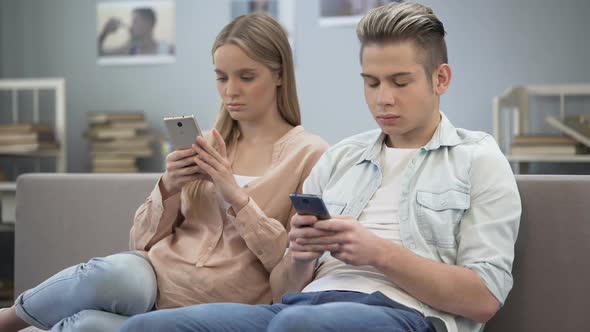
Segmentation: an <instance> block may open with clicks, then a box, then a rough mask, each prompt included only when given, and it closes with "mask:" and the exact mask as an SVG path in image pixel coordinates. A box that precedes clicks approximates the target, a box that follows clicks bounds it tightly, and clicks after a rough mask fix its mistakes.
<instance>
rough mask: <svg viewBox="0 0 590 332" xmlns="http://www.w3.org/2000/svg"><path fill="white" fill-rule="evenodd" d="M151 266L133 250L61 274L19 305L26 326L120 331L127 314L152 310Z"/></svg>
mask: <svg viewBox="0 0 590 332" xmlns="http://www.w3.org/2000/svg"><path fill="white" fill-rule="evenodd" d="M156 293H157V283H156V276H155V273H154V270H153V268H152V266H151V264H150V262H149V261H148V260H147V259H146V258H144V257H142V256H141V255H139V254H136V253H133V252H127V253H121V254H116V255H112V256H107V257H104V258H93V259H91V260H90V261H88V262H87V263H82V264H78V265H76V266H72V267H69V268H67V269H65V270H63V271H61V272H58V273H57V274H55V275H54V276H53V277H51V278H49V279H47V280H46V281H44V282H43V283H41V284H40V285H39V286H37V287H35V288H33V289H29V290H27V291H25V292H24V293H22V294H21V295H20V296H19V297H18V298H17V299H16V301H15V307H16V314H17V316H18V317H19V318H21V319H22V320H24V321H25V322H27V323H29V324H30V325H33V326H35V327H38V328H40V329H43V330H49V329H51V330H52V331H64V332H65V331H119V329H120V328H121V326H122V325H123V323H124V322H125V320H126V319H127V318H128V316H132V315H136V314H140V313H145V312H148V311H150V310H152V308H153V307H154V302H155V300H156Z"/></svg>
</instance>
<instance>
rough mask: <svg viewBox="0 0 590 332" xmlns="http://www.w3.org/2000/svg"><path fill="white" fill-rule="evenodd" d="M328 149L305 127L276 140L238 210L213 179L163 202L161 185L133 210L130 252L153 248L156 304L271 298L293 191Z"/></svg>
mask: <svg viewBox="0 0 590 332" xmlns="http://www.w3.org/2000/svg"><path fill="white" fill-rule="evenodd" d="M233 146H235V144H233ZM327 148H328V144H327V143H326V142H325V141H324V140H322V139H321V138H320V137H318V136H315V135H312V134H309V133H307V132H305V131H304V129H303V127H302V126H297V127H294V128H293V129H291V130H290V131H289V132H287V133H286V134H285V135H284V136H283V137H282V138H281V139H279V140H278V141H277V142H276V143H275V144H274V146H273V154H272V164H271V167H270V169H269V170H268V171H267V173H266V174H264V176H262V177H260V178H258V179H256V180H254V181H252V182H250V183H249V184H248V185H246V186H245V187H244V188H245V190H246V192H247V193H248V195H249V196H250V201H249V202H248V204H247V205H246V206H245V207H243V208H242V209H241V210H240V211H238V212H237V214H235V215H234V214H233V210H232V209H231V208H230V209H228V210H225V209H224V204H223V201H222V200H221V198H220V195H218V194H217V193H216V189H215V185H214V184H212V183H207V184H206V185H205V188H204V193H205V194H204V195H202V196H201V198H200V199H199V201H193V202H191V201H189V199H188V197H187V196H186V195H185V194H184V193H183V194H181V193H178V194H176V195H173V196H171V197H169V198H167V199H166V200H165V201H162V196H161V193H160V189H159V186H158V184H156V187H155V188H154V190H153V191H152V193H151V194H150V196H149V197H148V198H147V200H146V202H145V203H143V204H142V205H141V206H140V207H139V209H138V210H137V212H136V213H135V220H134V222H133V227H132V228H131V232H130V241H129V246H130V248H131V249H132V250H140V251H145V252H147V253H146V255H147V257H148V258H149V260H150V262H151V263H152V265H153V267H154V270H155V272H156V276H157V280H158V298H157V302H156V306H157V307H158V308H172V307H180V306H187V305H192V304H200V303H211V302H239V303H249V304H260V303H264V304H267V303H271V301H272V297H271V293H270V285H269V281H268V279H269V274H270V271H272V269H273V267H274V266H275V265H276V264H278V262H279V261H280V260H281V258H282V257H283V254H284V252H285V249H286V247H287V244H288V239H287V228H288V225H289V221H290V218H291V216H292V215H293V214H294V213H295V211H294V209H293V207H292V205H291V201H290V199H289V194H290V193H292V192H301V188H302V185H303V181H304V180H305V178H306V177H307V175H308V174H309V172H310V171H311V168H312V167H313V166H314V164H315V163H316V161H317V160H318V159H319V157H320V156H321V155H322V153H323V152H324V151H325V150H326V149H327ZM229 154H230V159H231V158H233V157H231V156H233V153H232V151H230V152H229Z"/></svg>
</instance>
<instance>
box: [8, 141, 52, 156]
mask: <svg viewBox="0 0 590 332" xmlns="http://www.w3.org/2000/svg"><path fill="white" fill-rule="evenodd" d="M57 148H59V145H58V144H57V143H55V142H34V143H23V144H9V145H0V154H10V153H32V152H39V151H46V150H49V151H51V150H56V149H57Z"/></svg>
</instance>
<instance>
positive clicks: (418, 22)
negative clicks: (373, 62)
mask: <svg viewBox="0 0 590 332" xmlns="http://www.w3.org/2000/svg"><path fill="white" fill-rule="evenodd" d="M356 34H357V36H358V38H359V41H360V42H361V53H360V55H361V63H362V60H363V59H362V54H363V50H364V48H365V46H368V45H375V44H379V45H381V44H387V43H399V42H407V41H409V42H412V43H413V44H414V46H415V47H416V49H417V51H418V59H417V61H418V63H420V64H422V65H423V67H424V71H425V72H426V75H427V77H428V79H429V80H431V77H432V73H433V72H434V70H435V69H436V68H438V66H440V65H441V64H443V63H448V58H447V45H446V43H445V34H446V32H445V28H444V26H443V24H442V22H441V21H440V20H439V19H438V18H437V17H436V15H434V12H433V11H432V9H430V8H429V7H426V6H424V5H420V4H417V3H411V2H404V3H390V4H387V5H384V6H381V7H377V8H375V9H373V10H371V11H370V12H369V13H367V15H365V16H364V17H363V18H362V19H361V21H360V22H359V24H358V25H357V29H356Z"/></svg>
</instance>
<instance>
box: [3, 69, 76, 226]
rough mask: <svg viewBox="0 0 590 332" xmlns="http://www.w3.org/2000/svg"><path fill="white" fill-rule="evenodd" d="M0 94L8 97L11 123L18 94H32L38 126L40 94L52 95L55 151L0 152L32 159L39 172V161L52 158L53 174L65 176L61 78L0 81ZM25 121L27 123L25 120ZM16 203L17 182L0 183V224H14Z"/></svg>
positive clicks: (16, 114)
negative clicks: (63, 174)
mask: <svg viewBox="0 0 590 332" xmlns="http://www.w3.org/2000/svg"><path fill="white" fill-rule="evenodd" d="M0 91H5V92H7V93H8V94H9V96H10V108H9V112H11V121H12V122H13V123H17V122H19V120H21V111H22V110H21V108H20V107H19V106H20V105H19V94H20V93H23V92H26V91H28V92H31V94H32V116H33V119H32V122H33V123H37V122H39V119H40V112H41V110H42V109H47V108H46V107H43V108H41V107H40V105H39V93H40V92H41V91H50V93H53V94H54V105H53V107H52V109H53V113H54V114H53V116H54V121H53V124H54V134H55V139H56V141H57V143H58V148H57V149H51V150H40V151H32V152H10V153H0V156H2V157H8V158H31V159H33V160H35V171H37V172H39V171H41V169H40V168H41V166H40V165H41V158H53V159H55V172H58V173H64V172H66V170H67V166H66V165H67V159H66V158H67V140H66V101H65V100H66V95H65V93H66V92H65V80H64V79H63V78H36V79H0ZM27 122H30V121H29V119H27ZM15 202H16V183H15V182H0V203H1V206H0V208H1V209H2V219H1V221H2V222H5V223H14V222H15V216H14V208H15Z"/></svg>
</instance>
